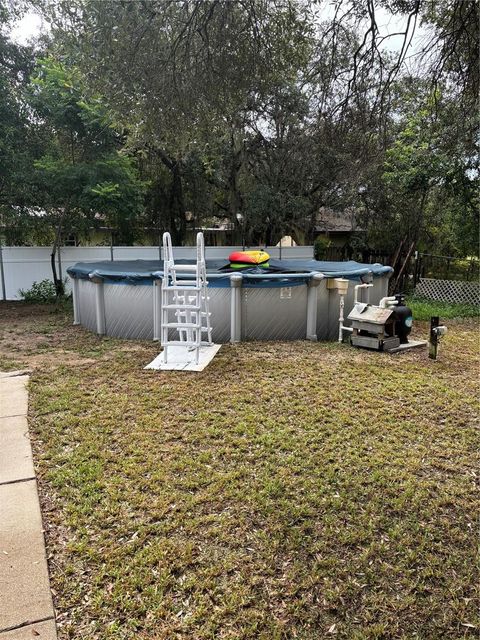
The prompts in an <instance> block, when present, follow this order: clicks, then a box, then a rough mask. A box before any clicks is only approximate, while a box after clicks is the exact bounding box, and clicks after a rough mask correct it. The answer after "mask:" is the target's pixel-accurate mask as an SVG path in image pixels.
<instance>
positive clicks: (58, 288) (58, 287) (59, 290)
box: [50, 210, 65, 299]
mask: <svg viewBox="0 0 480 640" xmlns="http://www.w3.org/2000/svg"><path fill="white" fill-rule="evenodd" d="M64 217H65V210H63V211H62V213H61V215H60V219H59V221H58V224H57V228H56V230H55V240H54V242H53V246H52V253H51V254H50V264H51V266H52V276H53V284H54V285H55V293H56V296H57V299H58V298H62V297H63V296H64V295H65V286H64V284H63V281H62V279H61V278H59V277H58V274H57V265H56V264H55V258H56V255H57V250H58V247H59V245H60V240H61V237H62V228H63V220H64Z"/></svg>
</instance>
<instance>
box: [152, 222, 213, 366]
mask: <svg viewBox="0 0 480 640" xmlns="http://www.w3.org/2000/svg"><path fill="white" fill-rule="evenodd" d="M207 284H208V282H207V268H206V264H205V243H204V240H203V233H197V260H196V263H192V264H175V261H174V259H173V247H172V239H171V237H170V234H169V233H168V232H166V233H164V234H163V280H162V323H161V342H162V346H163V362H164V363H165V364H166V363H167V362H168V360H167V358H168V347H169V346H183V347H185V348H186V349H187V350H188V351H195V363H196V364H198V361H199V357H200V348H201V346H202V345H211V344H212V327H211V326H210V313H209V311H208V300H209V298H208V295H207ZM172 316H173V317H172ZM172 329H176V331H177V337H176V339H173V340H171V339H170V335H171V333H172V332H171V330H172ZM202 336H205V337H206V341H202Z"/></svg>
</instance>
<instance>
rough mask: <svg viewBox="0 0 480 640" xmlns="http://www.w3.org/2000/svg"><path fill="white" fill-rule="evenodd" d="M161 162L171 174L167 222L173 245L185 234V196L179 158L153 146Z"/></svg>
mask: <svg viewBox="0 0 480 640" xmlns="http://www.w3.org/2000/svg"><path fill="white" fill-rule="evenodd" d="M154 151H155V153H156V154H157V155H158V157H159V158H160V160H161V161H162V162H163V164H164V165H165V166H166V167H167V169H168V170H169V171H170V173H171V175H172V183H171V185H170V197H169V216H168V217H169V224H170V229H168V231H170V233H171V235H172V242H173V244H174V245H181V244H183V241H184V240H185V235H186V228H187V225H186V220H185V198H184V194H183V183H182V172H181V166H180V160H176V159H172V158H170V157H169V156H168V155H167V154H166V153H165V152H164V151H163V150H162V149H158V148H154Z"/></svg>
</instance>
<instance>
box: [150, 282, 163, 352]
mask: <svg viewBox="0 0 480 640" xmlns="http://www.w3.org/2000/svg"><path fill="white" fill-rule="evenodd" d="M152 296H153V339H154V340H158V341H159V340H160V339H161V338H160V336H161V329H162V281H161V280H154V281H153V294H152Z"/></svg>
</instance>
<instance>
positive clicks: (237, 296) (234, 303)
mask: <svg viewBox="0 0 480 640" xmlns="http://www.w3.org/2000/svg"><path fill="white" fill-rule="evenodd" d="M242 281H243V278H242V276H241V275H240V274H239V273H234V274H233V275H231V276H230V287H231V289H230V342H232V343H233V342H241V340H242Z"/></svg>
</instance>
